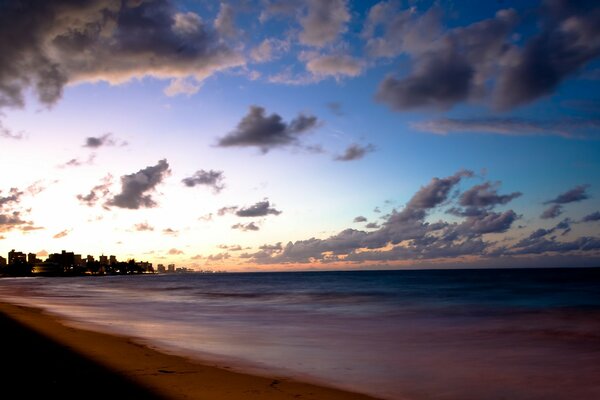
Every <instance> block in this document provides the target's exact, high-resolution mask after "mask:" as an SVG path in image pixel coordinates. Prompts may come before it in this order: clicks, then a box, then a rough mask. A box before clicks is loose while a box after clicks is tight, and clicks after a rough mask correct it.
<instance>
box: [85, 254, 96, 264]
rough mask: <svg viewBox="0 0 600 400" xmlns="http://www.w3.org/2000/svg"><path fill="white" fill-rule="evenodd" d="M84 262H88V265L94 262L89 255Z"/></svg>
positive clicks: (92, 257)
mask: <svg viewBox="0 0 600 400" xmlns="http://www.w3.org/2000/svg"><path fill="white" fill-rule="evenodd" d="M85 260H86V261H87V262H89V263H92V262H94V256H90V255H89V254H88V256H87V257H86V259H85Z"/></svg>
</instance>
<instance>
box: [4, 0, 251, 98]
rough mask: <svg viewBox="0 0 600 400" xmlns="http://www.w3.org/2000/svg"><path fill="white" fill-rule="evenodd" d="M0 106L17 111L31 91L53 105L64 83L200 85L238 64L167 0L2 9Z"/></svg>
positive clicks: (60, 2)
mask: <svg viewBox="0 0 600 400" xmlns="http://www.w3.org/2000/svg"><path fill="white" fill-rule="evenodd" d="M0 37H1V38H5V39H6V40H3V41H1V42H0V52H1V53H2V55H3V56H2V61H1V62H0V107H5V106H12V107H22V106H23V105H24V102H25V95H24V93H25V91H26V90H27V89H28V88H31V89H32V90H33V91H34V93H35V94H36V95H37V97H38V99H39V100H40V102H42V103H44V104H53V103H55V102H56V101H57V100H58V99H59V98H60V97H61V95H62V91H63V87H64V86H65V85H66V84H67V83H73V82H80V81H98V80H104V81H108V82H110V83H113V84H118V83H122V82H125V81H127V80H130V79H132V78H141V77H144V76H153V77H156V78H159V79H168V78H181V77H185V76H192V77H193V78H194V79H196V80H198V81H201V80H203V79H204V78H206V77H208V76H210V75H212V74H213V73H215V72H217V71H219V70H222V69H225V68H229V67H232V66H239V65H241V64H243V63H244V60H243V57H242V56H241V55H240V54H238V53H237V52H236V51H234V50H232V49H230V48H228V47H227V46H226V45H225V44H223V41H221V40H219V39H220V38H219V35H218V34H217V32H215V31H214V30H212V29H211V28H210V26H208V25H207V24H205V23H204V22H203V21H202V19H201V18H200V17H199V16H198V15H196V14H194V13H192V12H188V13H182V12H179V11H178V10H177V8H176V7H175V5H174V2H173V1H170V0H154V1H145V0H140V1H135V2H133V1H128V2H127V3H126V4H121V2H118V1H117V2H110V1H104V0H88V1H70V0H54V1H39V2H37V1H4V2H1V3H0Z"/></svg>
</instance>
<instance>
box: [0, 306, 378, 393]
mask: <svg viewBox="0 0 600 400" xmlns="http://www.w3.org/2000/svg"><path fill="white" fill-rule="evenodd" d="M0 330H1V332H2V336H1V337H2V341H3V350H2V362H1V363H0V365H1V367H0V373H1V376H2V385H3V390H4V391H6V392H8V393H15V394H18V397H21V398H33V397H34V396H41V395H43V396H50V397H53V396H60V398H63V399H64V398H81V397H87V398H90V397H91V398H105V397H107V396H118V397H119V398H127V397H129V398H134V399H211V400H219V399H223V400H225V399H227V400H237V399H240V400H241V399H254V398H256V399H268V400H270V399H273V400H276V399H297V398H301V399H314V400H318V399H328V400H329V399H331V400H350V399H352V400H368V399H374V398H373V397H369V396H365V395H361V394H356V393H351V392H347V391H342V390H337V389H333V388H327V387H323V386H318V385H313V384H308V383H303V382H298V381H293V380H289V379H285V378H281V377H275V376H274V377H264V376H257V375H250V374H245V373H240V372H235V371H231V370H228V367H217V366H214V365H211V364H209V363H206V364H203V363H201V362H198V361H197V360H190V359H187V358H184V357H180V356H176V355H171V354H167V353H164V352H160V351H158V350H156V349H153V348H151V347H149V346H146V345H144V344H141V343H140V342H136V340H135V339H134V338H131V337H126V336H119V335H109V334H106V333H101V332H96V331H92V330H86V329H78V328H74V327H72V326H68V325H66V324H64V323H63V321H61V320H60V319H58V318H57V317H55V316H52V315H49V314H47V313H45V312H43V311H41V310H39V309H35V308H31V307H24V306H19V305H13V304H9V303H0Z"/></svg>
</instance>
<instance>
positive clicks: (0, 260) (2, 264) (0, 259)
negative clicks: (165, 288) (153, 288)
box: [0, 256, 164, 268]
mask: <svg viewBox="0 0 600 400" xmlns="http://www.w3.org/2000/svg"><path fill="white" fill-rule="evenodd" d="M0 267H6V258H4V257H2V256H0ZM163 268H164V267H163Z"/></svg>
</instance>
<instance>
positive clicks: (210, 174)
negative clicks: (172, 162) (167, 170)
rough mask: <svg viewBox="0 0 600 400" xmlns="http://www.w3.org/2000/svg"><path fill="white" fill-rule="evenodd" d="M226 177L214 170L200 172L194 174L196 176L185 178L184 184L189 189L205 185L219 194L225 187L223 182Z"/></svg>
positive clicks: (221, 172)
mask: <svg viewBox="0 0 600 400" xmlns="http://www.w3.org/2000/svg"><path fill="white" fill-rule="evenodd" d="M224 179H225V177H224V176H223V171H214V170H212V169H211V170H209V171H206V170H203V169H201V170H198V171H196V172H195V173H194V175H192V176H190V177H188V178H184V179H183V180H182V182H183V184H184V185H186V186H188V187H194V186H196V185H204V186H208V187H210V188H212V190H213V192H215V193H219V192H220V191H221V190H223V188H224V187H225V185H224V184H223V180H224Z"/></svg>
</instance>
